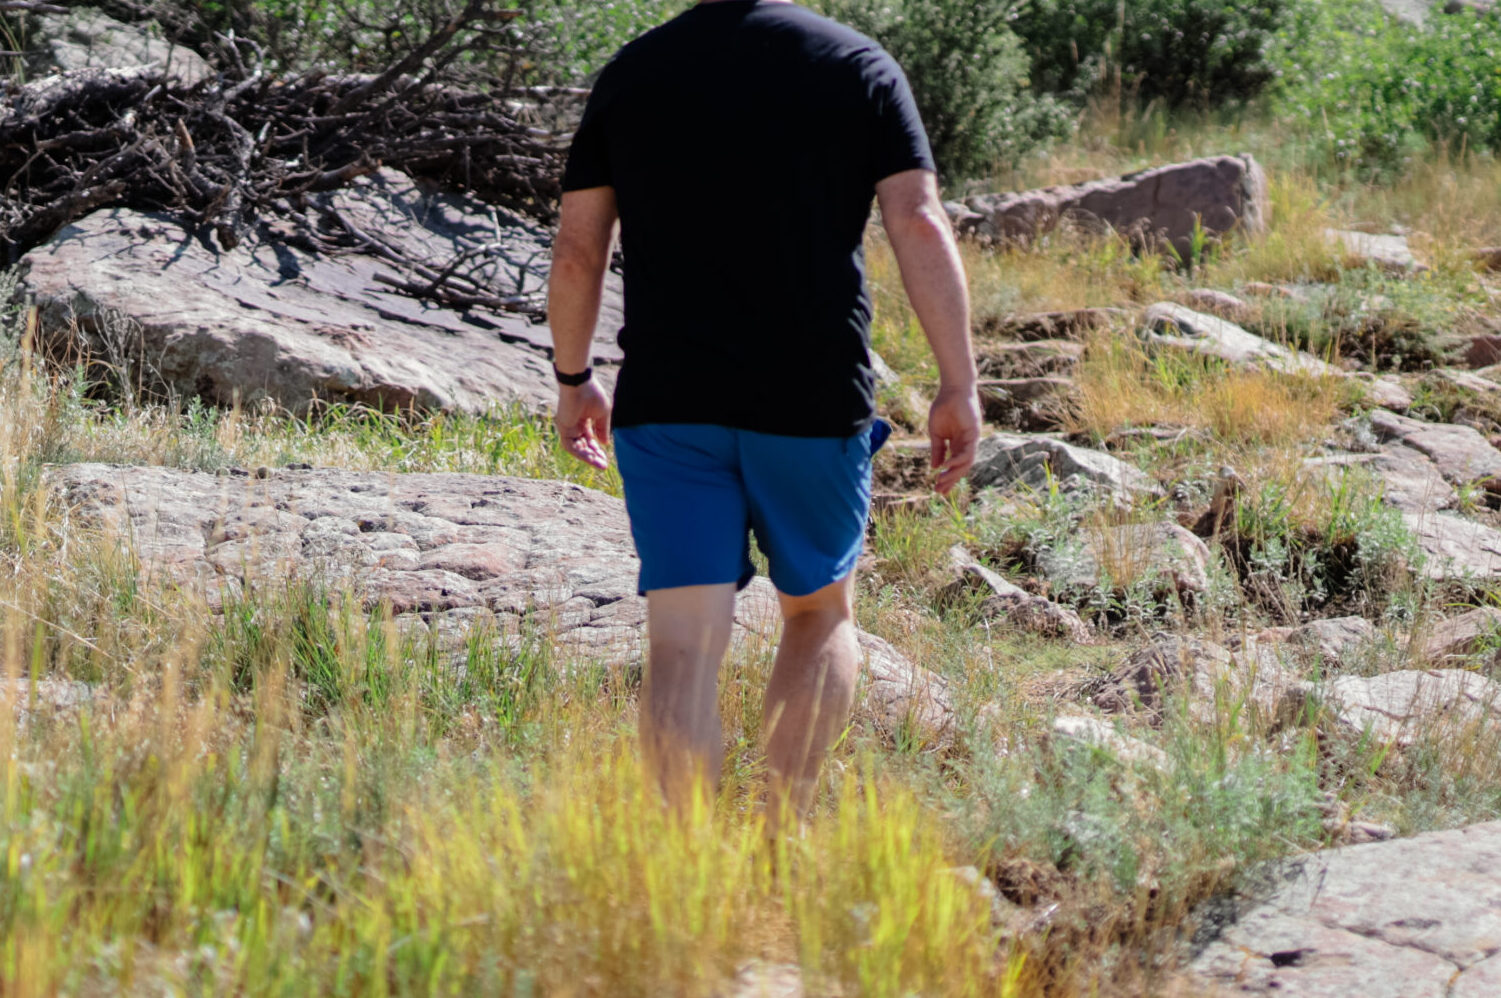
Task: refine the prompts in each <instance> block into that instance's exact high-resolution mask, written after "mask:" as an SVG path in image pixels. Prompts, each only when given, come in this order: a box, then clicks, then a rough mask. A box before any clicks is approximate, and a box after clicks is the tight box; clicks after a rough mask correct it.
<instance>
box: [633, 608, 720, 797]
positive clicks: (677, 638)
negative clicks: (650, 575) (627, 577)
mask: <svg viewBox="0 0 1501 998" xmlns="http://www.w3.org/2000/svg"><path fill="white" fill-rule="evenodd" d="M734 616H735V586H734V584H733V583H725V584H723V585H714V586H682V587H679V588H675V589H654V590H652V591H651V592H649V593H647V594H646V619H647V637H648V641H649V644H650V651H649V654H648V656H647V664H646V679H645V682H644V683H643V686H642V690H641V749H642V754H643V755H644V756H645V758H646V765H647V768H648V769H649V770H650V771H651V773H652V774H653V775H654V776H655V777H656V779H657V782H658V784H659V785H660V786H661V788H662V793H663V795H664V796H665V797H666V798H667V802H668V804H669V805H670V806H671V807H673V808H675V809H677V810H678V811H679V812H682V813H686V812H687V811H688V809H689V807H690V805H691V803H692V800H693V794H694V793H695V792H706V793H712V792H713V791H714V788H715V786H716V785H717V784H718V782H719V768H720V764H721V763H722V762H723V755H724V739H723V735H722V733H721V728H720V720H719V663H720V661H721V660H722V659H723V658H724V653H725V649H726V648H728V647H729V643H730V626H731V624H732V623H733V621H734Z"/></svg>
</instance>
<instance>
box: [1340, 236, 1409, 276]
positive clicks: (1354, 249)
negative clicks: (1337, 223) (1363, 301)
mask: <svg viewBox="0 0 1501 998" xmlns="http://www.w3.org/2000/svg"><path fill="white" fill-rule="evenodd" d="M1325 235H1326V236H1327V237H1328V238H1329V239H1330V241H1332V242H1334V243H1335V244H1337V245H1338V246H1339V247H1340V248H1341V249H1342V250H1343V251H1344V254H1345V257H1346V258H1347V259H1349V260H1352V261H1354V262H1355V263H1357V264H1361V265H1365V264H1370V265H1372V266H1374V267H1376V268H1377V269H1379V270H1385V271H1387V272H1389V273H1393V274H1409V273H1415V272H1418V271H1423V270H1427V269H1428V268H1427V267H1425V266H1423V265H1422V264H1421V263H1419V262H1418V258H1417V257H1415V256H1413V255H1412V248H1411V247H1410V246H1408V245H1407V238H1406V237H1405V236H1397V235H1379V234H1372V233H1369V232H1351V231H1350V230H1348V229H1328V230H1326V231H1325Z"/></svg>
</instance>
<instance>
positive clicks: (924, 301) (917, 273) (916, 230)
mask: <svg viewBox="0 0 1501 998" xmlns="http://www.w3.org/2000/svg"><path fill="white" fill-rule="evenodd" d="M876 197H877V199H878V200H879V201H880V204H881V220H882V222H883V223H884V225H885V227H886V235H887V236H888V237H889V238H890V240H891V248H892V250H893V251H894V252H895V253H896V262H897V266H898V267H899V268H900V269H901V272H902V284H903V286H905V287H906V289H907V298H908V299H909V300H910V301H911V302H912V309H913V311H914V312H916V313H917V321H918V322H919V323H921V324H922V329H923V334H924V335H926V336H927V338H928V345H929V346H930V347H931V348H932V350H933V357H934V359H936V360H937V362H938V395H937V397H936V398H935V399H934V400H933V407H932V409H931V410H930V411H929V413H928V434H929V437H930V438H931V440H932V462H933V467H934V468H936V469H939V471H938V481H937V484H936V488H937V489H938V491H939V492H947V491H948V490H949V489H951V488H953V487H954V485H955V484H956V483H958V481H959V480H960V479H961V478H963V477H964V476H965V474H966V473H967V472H968V471H969V469H970V466H971V465H973V464H974V463H975V447H976V446H977V445H978V444H979V442H980V403H979V399H978V398H977V397H976V395H975V382H976V375H975V359H974V352H973V350H972V349H971V347H970V339H969V289H968V286H967V285H966V283H965V280H964V264H963V262H962V261H961V260H960V259H959V247H958V246H957V245H956V244H955V242H954V234H953V230H952V228H951V227H950V226H949V220H948V215H946V214H945V213H944V210H943V203H942V202H941V201H940V200H939V199H938V183H937V181H936V180H935V178H934V177H933V174H931V173H929V172H928V171H927V170H907V171H905V172H902V173H897V174H893V175H892V176H890V177H887V178H886V179H885V180H882V181H881V182H880V183H878V184H876Z"/></svg>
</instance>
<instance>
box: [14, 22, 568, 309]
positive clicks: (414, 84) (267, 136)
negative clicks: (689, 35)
mask: <svg viewBox="0 0 1501 998" xmlns="http://www.w3.org/2000/svg"><path fill="white" fill-rule="evenodd" d="M23 2H24V3H26V4H27V9H33V7H36V5H33V4H31V3H30V0H0V7H3V6H4V5H5V4H10V5H11V7H12V8H13V7H14V5H15V4H19V3H23ZM492 2H493V0H469V2H468V3H466V5H465V6H464V8H463V9H462V10H461V11H460V12H459V14H457V15H455V16H454V17H453V18H451V19H450V20H449V21H448V22H447V23H446V24H444V25H441V26H440V27H439V28H438V29H437V30H435V32H434V34H433V36H432V37H431V38H429V39H427V40H426V41H424V42H423V43H422V44H420V45H419V46H418V47H417V48H416V49H414V50H413V51H412V52H411V53H410V54H409V55H408V56H406V57H404V58H402V59H400V60H398V61H396V62H395V63H393V64H392V65H391V66H389V67H388V68H386V69H385V70H383V71H382V72H380V73H377V74H375V75H373V76H335V75H326V74H323V73H320V72H315V73H309V74H305V75H302V76H295V77H291V78H287V79H275V78H272V77H271V76H270V75H268V74H267V73H266V72H265V70H264V60H263V58H262V56H261V53H260V52H259V50H258V49H257V48H256V47H254V46H251V45H247V44H246V43H245V41H244V40H243V39H237V38H236V37H235V36H234V34H233V33H227V34H225V35H223V36H221V37H219V38H218V39H216V41H217V43H218V45H219V48H220V50H221V52H222V54H223V55H224V57H225V58H227V59H229V60H230V61H231V63H233V65H232V66H231V71H230V73H229V74H228V75H227V76H221V77H220V78H219V79H215V80H206V81H203V82H201V83H198V84H196V85H194V86H191V87H189V86H185V85H183V84H182V83H180V82H179V81H177V80H176V79H173V78H169V77H166V76H164V75H163V74H161V73H159V72H156V71H154V70H95V71H80V72H75V73H71V74H64V75H62V76H59V77H51V78H48V79H46V80H42V81H38V82H37V83H35V84H32V85H30V86H26V87H21V88H12V90H11V91H10V92H9V93H7V95H6V96H7V100H6V101H5V102H4V103H3V104H0V182H3V186H0V248H3V253H4V256H5V257H6V259H7V260H8V261H9V262H11V263H14V262H15V261H16V260H17V259H18V258H19V257H20V256H21V255H22V254H24V253H25V252H26V251H27V250H29V249H31V248H32V247H34V246H36V245H38V244H39V243H40V242H42V241H44V240H45V239H47V238H49V237H50V236H51V235H52V233H54V232H55V231H56V230H57V229H58V228H60V227H62V226H64V225H66V224H68V223H69V222H72V221H75V220H77V219H79V218H81V217H82V216H83V215H85V214H87V213H89V212H92V211H95V210H98V209H101V208H108V207H130V208H134V209H136V210H142V211H161V212H168V213H172V214H175V215H177V216H178V217H180V218H182V219H184V220H185V221H186V222H188V223H189V224H191V225H202V226H207V227H210V228H211V230H212V231H213V233H214V235H215V237H216V238H217V240H218V242H219V244H220V245H221V246H222V247H224V248H225V249H230V248H233V247H234V246H236V245H237V244H238V243H239V242H240V241H241V240H242V239H243V238H244V236H245V234H246V233H247V232H248V231H251V230H252V229H253V228H254V227H255V226H256V225H257V224H258V223H259V222H267V223H275V231H276V232H277V234H278V237H279V238H284V239H287V240H288V241H291V242H295V243H296V244H297V245H299V246H304V247H308V248H311V249H313V250H315V251H318V252H325V253H330V252H332V253H349V252H357V253H364V254H368V255H373V256H376V257H379V258H380V259H382V260H383V261H385V262H386V263H387V264H388V265H389V266H390V267H391V268H392V269H393V270H394V271H395V273H394V274H383V275H381V278H380V279H381V281H382V283H384V284H385V285H387V286H388V287H390V288H392V289H393V290H396V291H398V292H400V293H402V294H409V295H411V296H413V297H417V298H422V299H425V300H428V301H433V302H437V303H440V304H443V305H445V306H448V307H454V308H470V307H484V308H490V309H499V310H506V311H524V312H534V311H536V310H537V307H538V306H537V299H536V295H535V294H521V293H520V292H521V291H522V290H523V289H520V288H515V289H509V288H497V287H496V282H495V279H494V276H493V275H495V274H497V273H499V272H500V269H501V268H500V267H499V266H498V264H499V262H500V261H499V259H498V257H496V256H495V255H493V254H491V253H490V252H489V251H488V250H487V249H485V248H482V249H480V250H471V251H467V252H465V253H463V254H460V255H459V256H458V257H456V258H454V259H453V260H451V261H449V262H448V263H447V264H446V265H444V264H434V262H433V261H423V260H413V259H407V258H406V257H404V256H403V255H402V253H401V252H400V251H399V250H397V249H396V248H393V247H391V246H389V245H385V244H384V243H382V242H380V241H379V240H378V239H376V238H374V237H372V236H371V235H369V234H367V233H364V232H361V231H360V230H359V229H358V228H357V227H355V226H353V225H351V224H348V223H346V222H344V221H343V220H342V219H340V218H338V217H337V213H336V212H333V211H332V210H331V209H329V208H328V207H327V205H326V204H322V203H321V202H320V206H319V207H318V208H317V209H316V210H314V209H313V208H312V207H311V206H310V204H311V202H310V199H311V198H315V197H316V196H317V195H319V194H320V193H321V192H327V191H331V190H334V189H336V188H338V187H341V186H344V185H346V184H348V183H350V182H352V181H354V180H355V179H356V178H358V177H361V176H364V175H367V174H370V173H373V172H374V171H376V170H377V169H379V168H381V167H382V166H385V167H394V168H396V169H399V170H402V171H404V172H406V173H408V174H410V175H412V176H414V177H417V178H422V179H427V180H431V181H436V182H438V183H439V184H442V185H445V186H448V187H451V188H459V189H463V190H466V191H468V192H469V193H471V194H473V195H475V196H477V197H479V198H481V199H482V200H485V201H489V202H491V203H494V204H497V205H502V206H504V207H506V208H509V209H511V210H513V211H517V212H521V213H523V214H526V215H529V216H531V217H533V218H535V219H538V220H541V221H550V220H551V219H552V218H553V215H554V212H555V209H556V201H557V198H558V196H559V193H560V188H559V176H560V174H561V171H562V147H563V145H562V142H561V140H560V136H559V135H557V134H554V133H552V132H549V131H547V130H546V129H541V128H538V127H536V125H535V124H534V122H536V121H539V120H548V115H546V114H545V113H544V105H546V104H548V103H549V102H553V103H555V104H558V105H563V104H566V105H569V106H574V107H576V106H577V105H578V103H579V101H580V98H581V97H582V96H583V95H584V92H582V91H577V90H567V89H544V88H534V89H529V90H516V91H505V90H500V91H496V92H486V91H483V90H478V89H472V88H471V89H465V88H460V87H455V86H450V85H447V84H443V83H440V82H438V81H437V79H436V77H437V75H438V73H439V71H440V70H441V68H442V66H444V65H447V64H448V62H449V60H451V59H452V58H453V57H454V56H455V55H456V54H457V53H458V52H460V51H462V50H463V46H464V45H467V44H471V43H472V42H473V38H474V37H477V36H476V35H475V33H474V30H473V29H474V28H475V26H483V25H485V24H492V23H495V22H496V21H497V20H503V19H505V18H506V17H509V16H513V15H514V13H515V12H513V11H495V10H490V9H488V8H489V6H490V4H491V3H492ZM7 9H9V8H7ZM37 9H39V8H37ZM466 32H467V34H466ZM246 55H249V56H250V58H249V59H248V60H247V59H246V58H245V56H246ZM414 74H416V75H414ZM512 291H514V292H516V293H510V292H512Z"/></svg>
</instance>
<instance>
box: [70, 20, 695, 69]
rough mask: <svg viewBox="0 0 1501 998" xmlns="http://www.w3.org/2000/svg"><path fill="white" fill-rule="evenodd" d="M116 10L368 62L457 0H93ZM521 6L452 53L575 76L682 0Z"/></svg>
mask: <svg viewBox="0 0 1501 998" xmlns="http://www.w3.org/2000/svg"><path fill="white" fill-rule="evenodd" d="M100 2H101V5H102V6H103V8H104V9H105V10H106V12H108V13H110V14H112V15H114V16H116V17H120V18H122V19H126V20H134V19H136V18H137V17H138V16H139V15H142V14H147V15H151V16H155V17H157V18H159V19H160V20H161V22H162V23H163V25H164V26H165V27H166V28H167V30H168V33H169V34H170V35H172V36H174V37H177V38H180V39H181V40H183V41H184V42H186V43H188V44H194V45H195V46H196V47H199V48H204V49H207V50H211V51H215V52H216V54H222V53H223V52H226V51H227V49H226V48H225V46H226V44H227V43H226V42H225V41H224V36H225V34H226V33H227V32H229V31H231V30H233V31H234V32H235V33H236V34H237V35H238V36H240V37H241V38H244V39H249V40H251V41H254V42H255V43H256V44H257V45H259V46H260V48H261V50H262V51H263V52H264V54H265V56H266V58H267V60H268V61H269V62H270V63H271V65H272V66H273V67H274V68H277V69H279V70H282V71H295V70H305V69H312V68H315V67H317V68H322V69H328V70H332V71H347V70H353V71H356V72H370V71H374V70H378V69H381V68H384V67H385V66H387V65H389V64H391V63H392V62H394V61H396V60H397V59H398V58H400V57H401V56H403V55H405V54H406V53H407V52H408V51H410V50H411V49H412V48H414V47H415V46H417V45H418V44H420V43H421V42H422V41H423V40H424V39H426V38H427V37H428V36H430V35H431V34H432V33H433V31H434V30H435V29H436V28H437V27H438V26H439V25H442V24H444V23H445V22H447V21H448V20H449V19H450V18H451V17H452V16H453V15H454V14H455V13H456V12H457V11H458V10H459V9H461V8H462V6H463V4H462V3H461V2H459V0H405V2H402V3H389V2H385V0H205V2H202V3H190V2H188V0H150V2H143V0H100ZM504 6H508V7H510V8H512V9H515V10H519V11H520V12H521V15H520V16H519V17H517V18H516V19H514V20H512V21H509V22H506V23H505V24H503V25H491V26H490V31H489V34H488V35H487V37H486V38H484V39H483V40H482V42H481V43H480V44H479V45H477V46H475V47H474V49H473V50H472V51H471V52H469V53H466V56H465V57H464V58H463V59H461V60H459V61H460V63H468V64H469V65H471V66H472V67H473V68H475V69H478V70H480V71H481V72H484V73H488V74H490V75H493V76H497V77H500V78H503V79H507V80H509V81H511V82H513V83H520V84H523V85H531V84H550V85H567V84H574V83H580V82H583V81H584V80H586V79H587V78H588V77H589V76H590V75H592V74H593V73H595V72H597V71H598V70H599V69H600V68H601V67H602V66H603V65H604V63H605V62H606V61H607V60H608V59H609V58H610V56H611V55H613V54H614V53H615V51H616V49H618V48H620V46H622V45H624V44H625V43H626V42H628V41H630V40H631V39H632V38H634V37H635V36H636V35H638V34H640V33H641V32H643V31H645V30H646V29H647V28H650V27H652V26H654V25H656V24H659V23H661V22H662V21H664V20H666V19H667V18H668V17H670V16H672V15H673V14H676V13H677V12H678V11H680V10H682V9H683V7H684V6H685V0H586V2H582V3H581V2H577V0H515V2H513V3H510V4H506V5H504Z"/></svg>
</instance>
